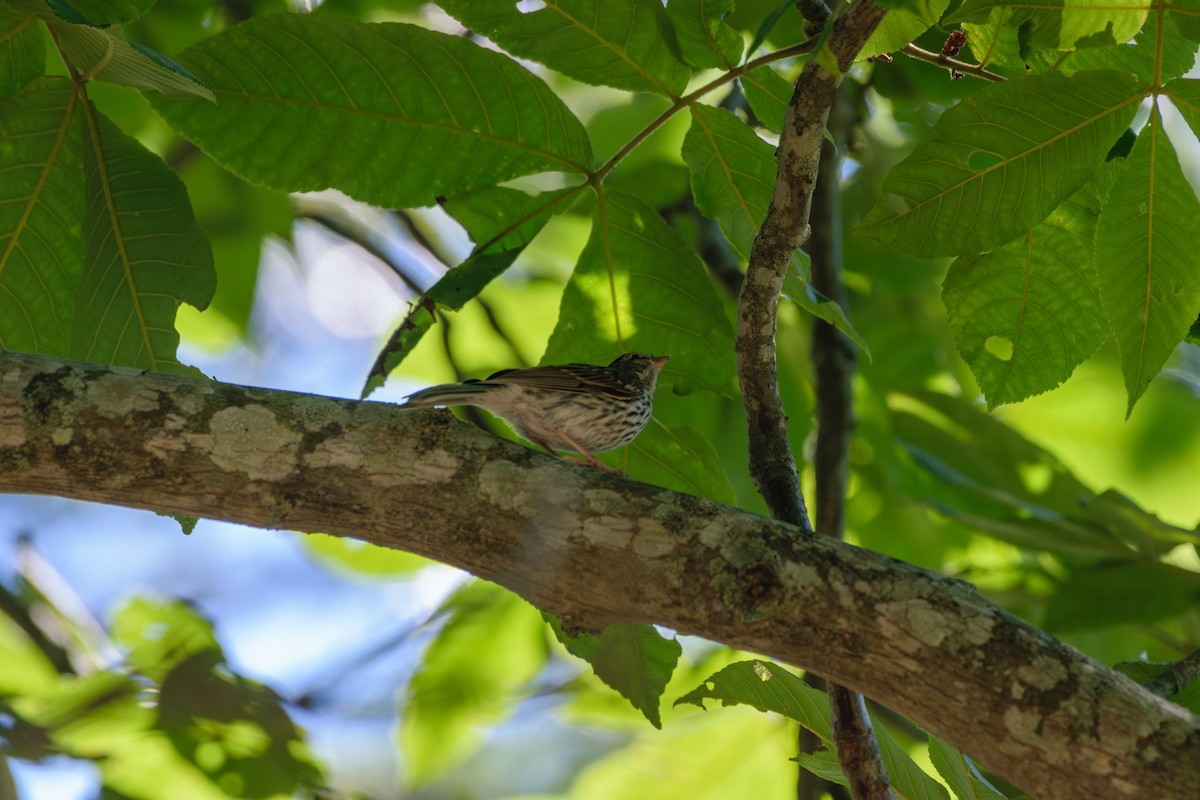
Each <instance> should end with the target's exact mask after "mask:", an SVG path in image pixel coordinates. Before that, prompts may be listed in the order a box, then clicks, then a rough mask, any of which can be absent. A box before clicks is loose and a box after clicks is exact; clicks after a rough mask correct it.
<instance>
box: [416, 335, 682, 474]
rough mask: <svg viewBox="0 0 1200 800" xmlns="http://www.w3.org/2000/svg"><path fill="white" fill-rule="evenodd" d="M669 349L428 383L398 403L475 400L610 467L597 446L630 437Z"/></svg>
mask: <svg viewBox="0 0 1200 800" xmlns="http://www.w3.org/2000/svg"><path fill="white" fill-rule="evenodd" d="M669 359H670V356H648V355H646V354H645V353H626V354H625V355H623V356H618V357H617V359H616V360H615V361H613V362H612V363H611V364H609V365H608V366H607V367H601V366H596V365H594V364H560V365H557V366H545V367H530V368H528V369H505V370H501V371H500V372H497V373H496V374H495V375H492V376H490V377H489V378H487V379H485V380H469V381H463V382H462V383H447V384H443V385H441V386H431V387H429V388H428V389H422V390H421V391H419V392H414V393H413V394H410V395H409V396H408V397H407V398H406V400H407V402H406V403H405V404H404V405H402V406H401V408H428V407H430V406H478V407H479V408H484V409H487V410H488V411H490V412H492V413H493V414H495V415H496V416H498V417H501V418H503V419H505V420H507V421H508V422H509V424H511V425H512V426H513V428H515V429H516V431H517V433H519V434H520V435H521V436H523V437H524V438H526V439H528V440H529V441H531V442H533V443H534V444H536V445H538V446H540V447H541V448H543V449H544V450H546V452H548V453H550V455H553V456H558V453H557V452H556V451H560V450H562V451H571V450H574V451H577V452H578V453H580V454H581V455H582V456H583V457H584V458H586V459H587V461H586V462H585V463H587V464H589V465H591V466H593V467H597V468H599V469H602V470H604V471H606V472H615V470H613V469H612V468H610V467H608V466H606V465H604V464H601V463H600V462H599V461H597V460H596V457H595V456H594V455H592V454H593V453H604V452H607V451H609V450H616V449H617V448H618V447H624V446H625V445H627V444H629V443H630V442H632V441H633V440H634V439H635V438H636V437H637V435H638V434H639V433H641V432H642V428H644V427H646V422H648V421H649V419H650V411H651V408H652V405H653V403H654V386H655V384H656V383H657V382H658V373H659V371H660V370H661V369H662V368H663V365H664V364H666V363H667V361H668V360H669Z"/></svg>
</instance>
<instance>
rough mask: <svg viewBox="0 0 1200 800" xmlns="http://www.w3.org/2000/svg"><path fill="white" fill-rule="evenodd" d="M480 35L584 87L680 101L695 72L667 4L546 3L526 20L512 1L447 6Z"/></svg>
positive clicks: (459, 0)
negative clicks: (677, 37) (681, 47)
mask: <svg viewBox="0 0 1200 800" xmlns="http://www.w3.org/2000/svg"><path fill="white" fill-rule="evenodd" d="M439 5H441V6H442V8H444V9H446V11H447V12H448V13H450V14H451V15H452V16H454V17H455V18H456V19H457V20H458V21H459V22H461V23H462V24H463V25H465V26H466V27H468V28H470V29H471V30H472V31H474V32H475V33H478V34H480V35H482V36H486V37H488V38H489V39H491V40H492V41H493V42H495V43H496V44H498V45H500V46H501V47H503V48H504V49H505V50H507V51H508V52H510V53H512V54H513V55H514V56H517V57H519V58H528V59H531V60H533V61H537V62H538V63H541V64H545V65H546V66H547V67H550V68H551V69H553V70H557V71H559V72H561V73H563V74H564V75H569V76H570V77H572V78H574V79H575V80H578V81H583V82H584V83H590V84H595V85H598V86H614V87H616V88H618V89H625V90H626V91H630V92H654V93H656V94H662V95H667V96H668V97H678V96H679V95H680V94H682V93H683V90H684V89H685V88H686V87H687V82H688V79H689V78H690V77H691V69H689V68H688V66H687V64H685V63H683V60H682V59H681V58H680V57H679V53H678V47H677V45H676V43H675V32H674V31H673V30H672V28H671V22H670V20H669V19H668V18H667V13H666V11H665V10H664V9H663V5H662V2H660V0H625V1H624V2H612V0H545V2H544V3H543V4H542V7H541V8H539V9H538V10H537V11H533V12H530V13H522V12H521V10H520V9H518V8H517V4H516V3H513V2H509V0H443V2H440V3H439Z"/></svg>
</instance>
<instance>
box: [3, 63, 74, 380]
mask: <svg viewBox="0 0 1200 800" xmlns="http://www.w3.org/2000/svg"><path fill="white" fill-rule="evenodd" d="M78 108H79V105H78V97H77V95H76V94H75V92H74V91H73V90H72V88H71V84H70V82H69V81H67V80H65V79H63V78H39V79H38V80H36V81H34V82H33V83H31V84H30V85H29V86H27V87H25V89H23V90H22V91H20V92H18V93H17V94H15V95H12V96H11V97H7V98H4V100H3V101H0V142H3V143H4V144H3V147H0V172H2V173H3V174H4V175H5V176H6V178H5V180H4V181H2V182H0V347H5V348H8V349H12V350H22V351H25V352H30V353H46V354H51V355H58V356H67V355H69V354H70V341H71V308H72V306H73V304H74V301H75V291H76V289H77V287H78V284H79V278H80V275H81V273H82V271H83V244H82V242H81V241H80V231H81V229H82V227H83V187H82V180H81V177H80V176H81V174H82V173H83V153H82V151H81V150H80V145H81V142H82V136H81V135H80V125H79V121H78V120H79V114H78Z"/></svg>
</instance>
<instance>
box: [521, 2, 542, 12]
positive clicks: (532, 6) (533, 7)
mask: <svg viewBox="0 0 1200 800" xmlns="http://www.w3.org/2000/svg"><path fill="white" fill-rule="evenodd" d="M545 7H546V3H545V2H544V1H543V0H520V2H519V3H517V11H520V12H521V13H522V14H532V13H533V12H535V11H541V10H542V9H543V8H545Z"/></svg>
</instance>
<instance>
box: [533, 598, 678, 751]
mask: <svg viewBox="0 0 1200 800" xmlns="http://www.w3.org/2000/svg"><path fill="white" fill-rule="evenodd" d="M547 621H548V622H550V627H551V628H553V629H554V635H555V636H557V637H558V640H559V641H560V642H562V643H563V646H564V647H566V648H567V650H568V651H569V652H570V653H571V654H572V655H574V656H577V657H579V658H582V659H583V660H584V661H586V662H587V663H588V664H590V665H591V667H592V669H593V670H594V671H595V673H596V677H598V678H600V680H602V681H604V683H605V685H607V686H609V687H611V688H612V689H614V690H616V691H617V692H619V693H620V694H621V696H622V697H624V698H625V699H626V700H628V701H629V702H630V704H632V705H633V707H634V708H636V709H637V710H638V711H641V712H642V714H643V715H644V716H645V717H646V719H648V720H649V721H650V724H652V725H653V726H654V727H656V728H662V719H661V717H660V715H659V711H658V705H659V698H660V697H661V696H662V693H663V689H665V688H666V686H667V682H668V681H670V680H671V673H672V672H674V670H675V664H676V663H677V662H678V661H679V655H680V653H682V652H683V648H682V647H681V646H680V644H679V642H678V641H677V640H676V639H675V637H673V636H672V637H671V638H667V637H665V636H663V635H662V634H660V633H659V632H658V631H657V630H656V629H655V628H654V627H653V626H651V625H634V624H630V623H618V624H615V625H609V626H608V627H607V628H605V629H604V630H603V631H601V632H600V633H599V634H590V633H584V632H575V631H564V630H563V626H562V623H561V622H559V621H558V620H556V619H553V618H549V617H548V618H547Z"/></svg>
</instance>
